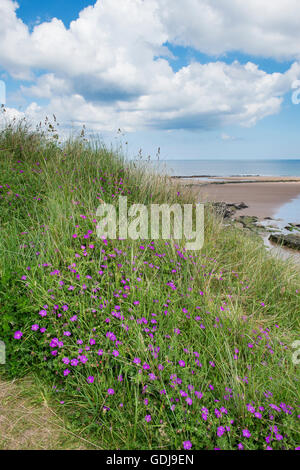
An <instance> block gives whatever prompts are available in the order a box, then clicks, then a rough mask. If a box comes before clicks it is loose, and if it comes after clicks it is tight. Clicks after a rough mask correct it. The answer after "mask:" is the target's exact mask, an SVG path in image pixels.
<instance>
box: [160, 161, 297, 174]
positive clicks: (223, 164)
mask: <svg viewBox="0 0 300 470" xmlns="http://www.w3.org/2000/svg"><path fill="white" fill-rule="evenodd" d="M155 165H156V164H155ZM158 168H159V169H160V171H164V172H166V173H168V174H169V175H171V176H186V177H188V176H198V177H205V176H212V177H213V176H218V177H222V176H224V177H226V176H300V160H160V161H159V163H158Z"/></svg>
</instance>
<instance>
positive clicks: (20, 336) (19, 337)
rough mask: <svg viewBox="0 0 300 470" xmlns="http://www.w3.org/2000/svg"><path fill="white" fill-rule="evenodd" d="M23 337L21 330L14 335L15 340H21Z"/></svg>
mask: <svg viewBox="0 0 300 470" xmlns="http://www.w3.org/2000/svg"><path fill="white" fill-rule="evenodd" d="M22 336H23V333H22V331H19V330H18V331H16V332H15V334H14V338H15V339H21V338H22Z"/></svg>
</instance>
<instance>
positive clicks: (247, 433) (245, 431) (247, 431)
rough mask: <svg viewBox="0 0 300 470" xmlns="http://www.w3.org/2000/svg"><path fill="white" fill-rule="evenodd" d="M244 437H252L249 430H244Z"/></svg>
mask: <svg viewBox="0 0 300 470" xmlns="http://www.w3.org/2000/svg"><path fill="white" fill-rule="evenodd" d="M243 436H244V437H247V438H249V437H251V433H250V431H249V430H248V429H243Z"/></svg>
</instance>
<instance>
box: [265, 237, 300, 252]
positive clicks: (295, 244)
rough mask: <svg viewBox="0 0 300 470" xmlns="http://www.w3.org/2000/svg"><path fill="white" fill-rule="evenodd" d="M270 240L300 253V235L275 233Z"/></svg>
mask: <svg viewBox="0 0 300 470" xmlns="http://www.w3.org/2000/svg"><path fill="white" fill-rule="evenodd" d="M269 240H270V241H271V242H273V243H276V244H277V245H284V246H286V247H288V248H292V249H293V250H298V251H300V235H298V234H292V233H291V234H288V235H284V234H279V233H274V234H272V235H270V237H269Z"/></svg>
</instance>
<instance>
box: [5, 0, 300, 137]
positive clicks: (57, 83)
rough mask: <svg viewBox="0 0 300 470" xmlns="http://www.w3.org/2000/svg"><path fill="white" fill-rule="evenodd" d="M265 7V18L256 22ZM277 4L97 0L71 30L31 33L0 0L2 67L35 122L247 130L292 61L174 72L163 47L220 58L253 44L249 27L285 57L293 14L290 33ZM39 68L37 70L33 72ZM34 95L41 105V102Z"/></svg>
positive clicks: (274, 97) (57, 26) (284, 86)
mask: <svg viewBox="0 0 300 470" xmlns="http://www.w3.org/2000/svg"><path fill="white" fill-rule="evenodd" d="M267 3H268V5H269V7H268V9H266V10H264V12H266V11H267V14H265V15H262V16H263V19H264V20H263V19H262V18H261V17H259V18H255V11H256V13H257V12H259V11H260V9H261V8H262V5H263V6H266V5H267ZM264 4H265V5H264ZM271 4H272V5H273V7H271V6H270V5H271ZM279 4H281V5H283V2H279V1H278V0H277V1H275V0H273V2H269V1H268V2H267V1H266V0H265V1H263V0H260V2H258V1H256V0H249V1H248V2H247V3H245V2H242V1H238V0H228V1H226V2H225V1H222V0H219V1H218V2H217V1H215V0H212V1H210V2H207V1H204V0H198V1H196V0H185V2H184V8H183V7H182V5H183V3H180V2H174V1H172V2H171V0H146V1H143V0H122V2H120V1H119V0H101V1H97V2H96V4H95V6H90V7H88V8H86V9H84V10H83V11H82V12H81V13H80V15H79V18H78V19H77V20H76V21H73V22H72V23H71V25H70V28H69V29H67V28H66V27H65V26H64V24H63V23H62V21H60V20H58V19H56V18H54V19H52V21H50V22H44V23H42V24H39V25H36V26H35V27H34V29H33V31H32V32H30V31H29V29H28V28H27V26H26V25H25V24H24V23H23V22H22V21H21V20H20V19H18V18H17V16H16V8H17V5H16V4H15V3H13V2H12V1H11V0H1V3H0V64H1V65H2V67H3V68H4V69H5V70H6V71H8V72H9V73H10V74H11V75H12V76H13V77H15V78H22V79H23V80H31V81H33V84H29V85H25V84H24V85H23V86H22V87H21V91H22V93H23V95H25V96H27V97H28V99H33V100H34V101H33V102H32V103H31V104H30V105H29V106H28V108H27V110H26V112H27V114H29V115H30V117H31V118H32V119H34V120H41V119H42V118H43V117H44V116H45V114H46V113H48V114H53V113H54V114H56V115H57V116H58V118H59V120H60V122H62V123H69V124H70V123H74V124H79V125H80V124H83V123H85V124H87V126H89V127H90V128H93V129H95V130H112V129H116V128H118V127H122V128H123V129H125V130H129V131H131V130H136V129H140V128H144V127H147V128H149V127H150V128H162V129H182V128H183V129H186V128H189V129H191V128H192V129H193V128H194V129H198V128H200V129H205V128H214V127H218V126H222V125H228V124H233V123H239V124H241V125H244V126H249V125H254V124H255V123H256V122H257V121H258V120H260V119H262V118H264V117H265V116H268V115H271V114H274V113H277V112H279V110H280V107H281V103H282V100H283V96H284V94H285V93H286V92H287V91H289V90H290V88H291V84H292V82H293V81H294V80H296V79H297V78H298V77H299V76H300V65H299V64H298V63H294V65H293V66H292V67H291V68H290V69H289V70H288V71H287V72H286V73H273V74H270V73H266V72H264V71H262V70H259V69H258V67H257V66H256V65H255V64H254V63H252V62H249V63H248V64H246V65H241V64H239V63H238V62H234V63H232V64H230V65H229V64H226V63H224V62H222V61H217V62H211V63H208V64H200V63H197V62H193V63H191V64H190V65H189V66H187V67H183V68H181V69H180V70H179V71H178V72H176V73H175V72H174V71H173V70H172V68H171V67H170V65H169V63H168V60H167V59H168V55H170V52H169V51H168V50H167V48H166V47H164V43H166V41H170V42H172V41H173V42H178V43H182V44H188V45H191V46H193V47H197V48H198V49H199V50H202V51H204V52H210V53H221V52H224V51H225V50H230V49H232V48H233V46H234V48H237V46H239V48H241V49H243V48H246V47H248V46H249V47H258V43H259V42H261V39H262V37H261V36H258V37H260V40H259V41H257V46H256V45H255V43H254V41H251V38H252V36H251V31H253V30H254V29H255V31H263V27H265V28H266V30H265V33H266V35H269V36H268V38H269V39H268V40H267V39H266V41H265V44H264V46H265V47H269V46H267V45H268V41H269V42H270V43H271V42H272V40H271V39H272V37H273V44H274V47H275V49H276V51H277V52H278V51H281V50H282V51H283V49H284V44H285V43H286V42H287V41H288V40H289V35H291V34H292V32H291V31H292V30H293V25H294V19H295V16H297V14H296V15H295V16H294V17H292V18H291V23H289V24H290V30H289V28H288V26H287V23H288V21H289V18H290V16H289V15H288V12H290V10H291V9H292V6H293V5H294V4H295V2H294V1H292V0H286V1H285V5H287V6H285V8H284V9H283V8H282V10H284V11H283V12H282V25H281V27H279V26H278V24H279V23H278V22H280V15H279ZM245 5H247V6H245ZM266 8H267V6H266ZM247 12H248V15H247V14H246V13H247ZM237 15H239V18H240V21H239V22H238V18H237ZM246 20H247V25H246ZM272 24H273V25H274V28H275V29H273V33H272V34H273V36H272V34H271V29H272V28H271V25H272ZM230 25H231V27H230V28H229V26H230ZM246 26H247V27H246ZM276 28H277V29H276ZM277 31H279V33H278V32H277ZM284 31H286V34H287V35H286V36H284V34H283V32H284ZM294 32H295V31H294ZM242 33H243V34H242ZM261 34H262V33H261ZM297 34H298V33H297ZM279 36H280V38H281V43H280V44H281V45H278V41H279V39H278V38H279ZM299 45H300V41H298V44H295V47H294V49H295V51H294V49H293V47H292V48H291V47H290V52H291V55H290V56H291V57H298V56H297V54H296V49H297V47H298V48H299V47H300V46H299ZM290 46H291V45H290ZM292 46H294V43H293V44H292ZM262 47H263V44H261V51H262ZM205 48H206V49H205ZM275 49H274V50H275ZM157 57H163V58H160V59H157ZM37 70H39V71H40V70H42V71H44V72H43V73H42V74H39V75H38V76H35V73H36V71H37ZM41 99H47V100H48V101H49V104H48V105H46V106H41V105H39V104H38V103H39V100H41Z"/></svg>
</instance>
